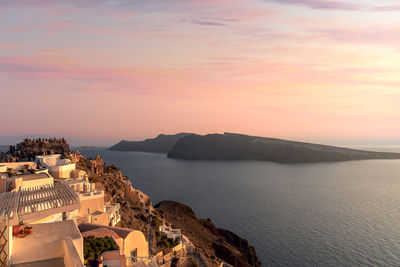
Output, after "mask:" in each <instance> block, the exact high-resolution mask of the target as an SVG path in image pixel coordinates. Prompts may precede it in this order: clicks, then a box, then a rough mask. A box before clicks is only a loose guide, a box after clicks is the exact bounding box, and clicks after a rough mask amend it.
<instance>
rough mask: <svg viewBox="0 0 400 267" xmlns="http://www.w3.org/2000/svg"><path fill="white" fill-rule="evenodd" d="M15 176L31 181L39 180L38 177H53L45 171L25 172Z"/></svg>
mask: <svg viewBox="0 0 400 267" xmlns="http://www.w3.org/2000/svg"><path fill="white" fill-rule="evenodd" d="M15 178H22V180H24V181H31V180H37V179H44V178H51V176H50V175H49V174H47V173H45V172H42V173H34V174H31V173H30V174H23V175H19V176H16V177H15Z"/></svg>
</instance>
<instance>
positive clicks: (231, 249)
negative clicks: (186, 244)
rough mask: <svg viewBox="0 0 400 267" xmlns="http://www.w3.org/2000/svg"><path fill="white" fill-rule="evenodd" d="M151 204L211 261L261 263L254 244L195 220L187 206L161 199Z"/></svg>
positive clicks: (242, 263)
mask: <svg viewBox="0 0 400 267" xmlns="http://www.w3.org/2000/svg"><path fill="white" fill-rule="evenodd" d="M154 207H155V208H156V209H157V210H158V211H159V212H160V213H162V214H163V215H164V216H165V218H166V219H167V220H168V221H169V222H170V223H172V224H173V226H174V228H178V229H181V230H182V234H184V235H186V236H187V237H188V238H189V239H190V240H191V241H192V242H193V244H194V245H195V246H196V247H197V249H198V250H200V251H201V252H202V254H203V255H206V256H207V257H208V260H209V261H210V262H212V263H213V264H218V262H219V261H221V260H223V261H225V262H227V263H229V264H231V265H234V266H243V267H247V266H261V263H260V260H259V259H258V258H257V255H256V252H255V249H254V247H252V246H250V245H249V243H248V241H247V240H245V239H243V238H241V237H239V236H238V235H236V234H234V233H232V232H230V231H228V230H225V229H220V228H217V227H215V225H214V224H213V223H212V222H211V220H202V219H198V218H197V217H196V215H195V213H194V212H193V210H192V209H191V208H190V207H188V206H186V205H184V204H181V203H178V202H175V201H161V202H160V203H158V204H157V205H155V206H154ZM217 259H218V260H217Z"/></svg>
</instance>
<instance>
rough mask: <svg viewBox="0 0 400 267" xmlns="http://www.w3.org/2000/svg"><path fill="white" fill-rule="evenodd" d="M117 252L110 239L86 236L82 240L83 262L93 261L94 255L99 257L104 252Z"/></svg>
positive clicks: (114, 244) (113, 242) (116, 247)
mask: <svg viewBox="0 0 400 267" xmlns="http://www.w3.org/2000/svg"><path fill="white" fill-rule="evenodd" d="M111 250H119V247H118V245H117V244H116V243H115V241H114V239H113V238H112V237H109V236H107V237H94V236H88V237H85V238H84V239H83V253H84V257H85V260H93V259H95V255H96V254H97V255H99V256H100V255H101V254H103V252H105V251H111Z"/></svg>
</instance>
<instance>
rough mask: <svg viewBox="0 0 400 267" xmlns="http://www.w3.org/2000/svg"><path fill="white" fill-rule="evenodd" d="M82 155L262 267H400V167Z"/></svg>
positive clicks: (91, 151) (397, 163)
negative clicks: (251, 255) (209, 227)
mask: <svg viewBox="0 0 400 267" xmlns="http://www.w3.org/2000/svg"><path fill="white" fill-rule="evenodd" d="M363 149H368V150H377V151H394V152H400V147H381V148H380V147H369V148H367V147H364V148H363ZM80 151H81V152H82V153H83V154H84V155H85V156H88V157H94V156H95V155H96V154H100V156H101V157H102V158H104V160H105V161H106V162H107V163H108V164H112V163H113V164H115V165H117V166H118V167H119V168H120V169H121V170H122V172H123V174H124V175H126V176H128V177H129V178H130V179H131V181H132V184H133V186H134V187H135V188H138V189H140V190H142V191H143V192H145V193H146V194H148V195H149V196H150V197H151V198H152V200H153V203H154V204H156V203H157V202H159V201H161V200H175V201H179V202H181V203H184V204H186V205H189V206H190V207H192V208H193V210H194V211H195V213H196V215H197V216H198V217H200V218H210V219H211V220H212V221H213V222H214V223H215V225H216V226H217V227H222V228H226V229H229V230H231V231H233V232H234V233H236V234H238V235H240V236H242V237H244V238H246V239H247V240H248V241H249V243H250V244H251V245H252V246H254V247H255V248H256V252H257V255H258V257H259V258H260V260H261V262H262V265H263V266H400V160H365V161H346V162H333V163H307V164H280V163H273V162H263V161H189V160H179V159H170V158H167V155H166V154H155V153H144V152H119V151H109V150H106V149H105V148H81V149H80Z"/></svg>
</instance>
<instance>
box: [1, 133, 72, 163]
mask: <svg viewBox="0 0 400 267" xmlns="http://www.w3.org/2000/svg"><path fill="white" fill-rule="evenodd" d="M69 151H70V150H69V144H68V142H67V140H65V139H64V138H55V137H54V138H35V139H29V138H25V139H24V141H22V142H20V143H18V144H16V145H11V146H9V149H8V151H7V153H1V155H0V162H8V161H34V160H35V156H37V155H48V154H61V155H63V156H64V157H66V156H68V155H69Z"/></svg>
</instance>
